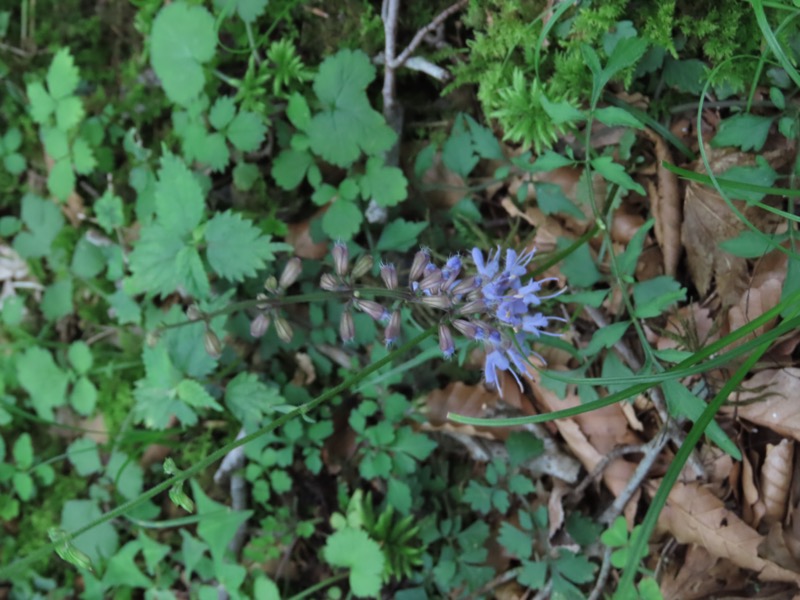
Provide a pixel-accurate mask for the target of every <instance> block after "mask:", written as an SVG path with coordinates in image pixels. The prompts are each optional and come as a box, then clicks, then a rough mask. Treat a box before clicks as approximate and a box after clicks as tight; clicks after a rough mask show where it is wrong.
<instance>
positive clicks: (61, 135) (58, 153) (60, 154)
mask: <svg viewBox="0 0 800 600" xmlns="http://www.w3.org/2000/svg"><path fill="white" fill-rule="evenodd" d="M42 143H43V144H44V149H45V152H47V154H49V155H50V158H52V159H53V160H60V159H62V158H65V157H67V156H69V140H68V138H67V134H66V133H65V132H63V131H61V130H60V129H58V128H56V127H43V128H42Z"/></svg>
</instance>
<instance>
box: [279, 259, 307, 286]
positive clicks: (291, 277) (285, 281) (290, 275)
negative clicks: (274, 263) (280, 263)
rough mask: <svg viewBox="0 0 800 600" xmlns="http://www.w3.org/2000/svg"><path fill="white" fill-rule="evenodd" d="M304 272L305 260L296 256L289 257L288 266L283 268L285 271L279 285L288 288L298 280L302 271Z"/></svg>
mask: <svg viewBox="0 0 800 600" xmlns="http://www.w3.org/2000/svg"><path fill="white" fill-rule="evenodd" d="M302 272H303V261H301V260H300V259H299V258H297V257H296V256H293V257H292V258H290V259H289V261H288V262H287V263H286V266H285V267H284V268H283V272H282V273H281V278H280V280H279V281H278V287H279V288H281V289H282V290H286V289H288V288H290V287H291V286H292V284H293V283H294V282H295V281H297V278H298V277H300V273H302Z"/></svg>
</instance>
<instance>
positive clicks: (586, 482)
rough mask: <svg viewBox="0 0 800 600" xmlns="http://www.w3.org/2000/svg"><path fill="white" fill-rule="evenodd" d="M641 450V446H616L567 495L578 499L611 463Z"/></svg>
mask: <svg viewBox="0 0 800 600" xmlns="http://www.w3.org/2000/svg"><path fill="white" fill-rule="evenodd" d="M642 448H644V446H643V445H642V444H628V445H626V446H617V447H616V448H613V449H612V450H611V452H609V453H608V454H606V455H604V456H603V458H601V459H600V462H598V463H597V465H595V467H594V469H592V472H591V473H589V474H588V475H586V477H584V478H583V481H581V482H580V484H578V487H576V488H575V489H574V490H572V491H571V492H570V494H569V495H570V496H571V497H573V498H576V499H577V498H580V496H581V494H583V492H585V491H586V488H588V487H589V486H590V485H591V484H592V482H593V481H595V480H596V479H597V478H598V477H600V475H602V474H603V471H605V470H606V467H608V465H609V464H611V462H613V461H615V460H617V459H618V458H620V457H622V456H625V455H627V454H638V453H641V452H643V451H644V450H643V449H642Z"/></svg>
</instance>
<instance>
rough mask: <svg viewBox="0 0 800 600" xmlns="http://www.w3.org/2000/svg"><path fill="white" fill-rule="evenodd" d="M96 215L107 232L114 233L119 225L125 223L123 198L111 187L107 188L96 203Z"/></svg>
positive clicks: (98, 222) (99, 223)
mask: <svg viewBox="0 0 800 600" xmlns="http://www.w3.org/2000/svg"><path fill="white" fill-rule="evenodd" d="M94 215H95V218H96V219H97V224H98V225H100V227H102V228H103V231H105V232H106V233H113V232H114V230H115V229H116V228H117V227H122V226H123V225H124V224H125V216H124V213H123V212H122V198H120V197H119V196H117V195H116V194H115V193H114V191H113V190H112V189H111V188H108V189H106V191H105V192H104V193H103V195H102V196H100V199H99V200H98V201H97V202H95V204H94Z"/></svg>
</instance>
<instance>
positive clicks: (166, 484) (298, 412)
mask: <svg viewBox="0 0 800 600" xmlns="http://www.w3.org/2000/svg"><path fill="white" fill-rule="evenodd" d="M436 330H437V327H429V328H428V329H426V330H425V331H423V332H422V333H420V334H419V335H418V336H417V337H415V338H414V339H412V340H410V341H409V342H407V343H405V344H403V345H402V346H400V347H399V348H397V350H394V351H392V352H390V353H389V354H387V355H386V356H384V357H383V358H382V359H380V360H377V361H375V362H374V363H372V364H371V365H369V366H368V367H366V368H365V369H363V370H361V371H359V372H358V373H356V374H355V375H353V376H352V377H349V378H347V379H346V380H344V381H343V382H342V383H340V384H339V385H337V386H336V387H333V388H331V389H329V390H328V391H326V392H324V393H322V394H320V395H319V396H317V397H316V398H314V399H313V400H310V401H309V402H306V403H305V404H301V405H300V406H298V407H297V408H295V409H294V410H293V411H291V412H288V413H285V414H283V415H281V416H280V417H278V418H277V419H275V420H274V421H272V422H270V423H269V424H267V425H265V426H264V427H262V428H261V429H258V430H256V431H254V432H253V433H251V434H250V435H246V436H245V437H243V438H240V439H237V440H234V441H232V442H230V443H229V444H226V445H225V446H223V447H222V448H219V449H218V450H216V451H214V452H212V453H211V454H209V455H208V456H206V457H205V458H204V459H203V460H201V461H199V462H198V463H196V464H194V465H192V466H190V467H189V468H187V469H186V470H185V471H181V472H180V473H178V474H177V475H173V476H172V477H170V478H168V479H165V480H164V481H162V482H161V483H159V484H158V485H156V486H153V487H152V488H150V489H149V490H147V491H146V492H143V493H142V494H141V495H140V496H139V497H138V498H136V499H134V500H130V501H129V502H125V503H124V504H121V505H119V506H117V507H116V508H115V509H113V510H110V511H109V512H107V513H106V514H104V515H103V516H101V517H99V518H98V519H95V520H94V521H92V522H91V523H89V524H87V525H85V526H83V527H80V528H78V529H76V530H75V531H72V532H70V533H69V534H67V540H69V539H71V538H74V537H76V536H79V535H81V534H82V533H85V532H87V531H89V530H90V529H93V528H94V527H97V526H98V525H101V524H103V523H105V522H107V521H110V520H111V519H115V518H117V517H120V516H122V515H124V514H125V513H128V512H130V511H131V510H133V509H134V508H136V507H137V506H140V505H141V504H143V503H144V502H146V501H148V500H150V499H151V498H154V497H155V496H157V495H158V494H160V493H162V492H164V491H167V490H168V489H170V488H171V487H172V486H174V485H176V484H180V483H182V482H183V481H185V480H187V479H188V478H190V477H192V476H194V475H196V474H197V473H199V472H201V471H202V470H203V469H206V468H208V467H209V466H211V465H212V464H213V463H215V462H216V461H218V460H220V459H222V458H223V457H224V456H225V455H226V454H228V453H229V452H230V451H231V450H233V449H234V448H238V447H239V446H244V445H245V444H247V443H249V442H252V441H253V440H256V439H258V438H260V437H261V436H263V435H265V434H267V433H269V432H271V431H274V430H275V429H277V428H278V427H280V426H281V425H285V424H286V423H288V422H289V421H291V420H292V419H295V418H297V417H300V416H303V415H306V414H308V413H309V412H311V411H312V410H314V409H315V408H316V407H318V406H319V405H320V404H322V403H324V402H326V401H328V400H330V399H331V398H333V397H335V396H336V395H338V394H340V393H341V392H343V391H345V390H346V389H349V388H351V387H353V386H355V385H356V384H358V383H359V382H361V381H362V380H364V379H365V378H367V377H368V376H369V375H371V374H372V373H375V372H376V371H378V370H379V369H381V368H382V367H384V366H386V365H388V364H389V363H391V362H392V360H394V359H395V358H396V357H397V356H399V355H400V354H403V353H404V352H407V351H409V350H411V349H412V348H414V347H415V346H417V345H419V344H420V343H422V342H423V341H424V340H425V339H427V338H428V337H430V336H432V335H433V334H434V333H435V332H436ZM53 549H54V544H52V543H50V544H47V545H45V546H43V547H41V548H39V549H38V550H36V551H34V552H32V553H31V554H29V555H28V556H26V557H23V558H20V559H19V560H17V561H15V562H13V563H11V564H9V565H4V566H0V580H3V579H6V580H7V579H10V578H11V577H12V576H13V575H14V574H15V573H19V572H20V571H22V570H24V569H25V568H26V567H29V566H30V565H32V564H35V563H36V562H38V561H39V560H42V559H43V558H46V557H47V556H48V555H49V554H50V553H51V552H52V551H53Z"/></svg>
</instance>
